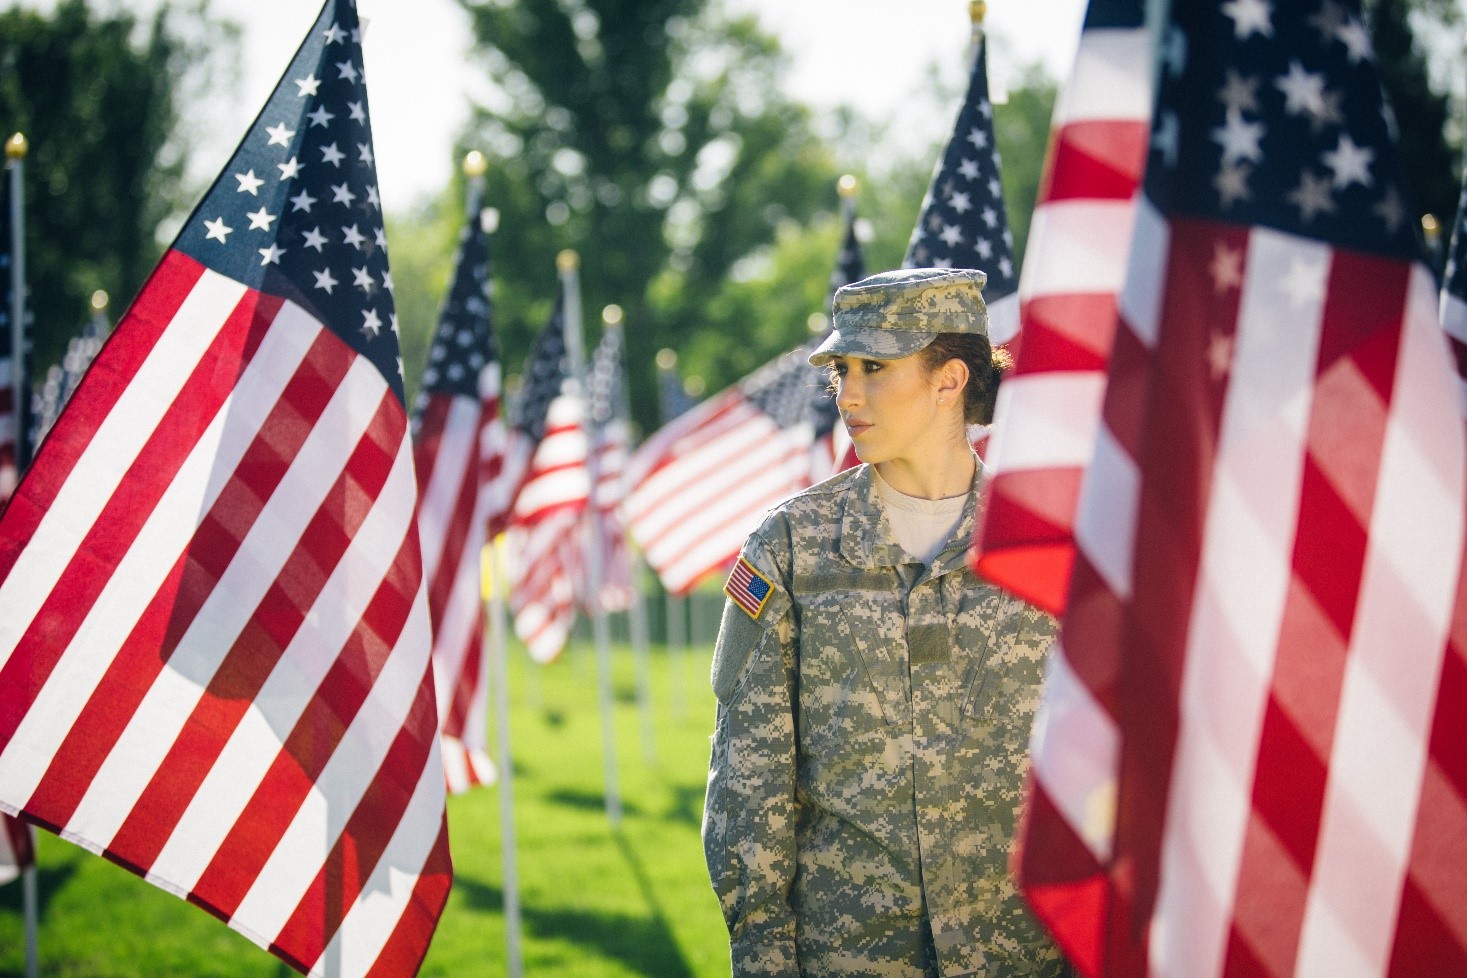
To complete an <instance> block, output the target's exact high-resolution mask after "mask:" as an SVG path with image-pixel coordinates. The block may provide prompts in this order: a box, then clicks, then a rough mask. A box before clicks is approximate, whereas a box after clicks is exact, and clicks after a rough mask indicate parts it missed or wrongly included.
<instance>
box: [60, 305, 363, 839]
mask: <svg viewBox="0 0 1467 978" xmlns="http://www.w3.org/2000/svg"><path fill="white" fill-rule="evenodd" d="M302 316H304V314H302ZM308 322H310V323H313V322H314V321H313V320H310V321H308ZM306 325H307V324H306V323H302V324H301V325H300V326H297V325H296V324H294V323H280V324H277V326H276V328H277V329H288V330H293V331H299V332H302V333H304V332H306V329H305V328H303V327H305V326H306ZM386 389H387V388H386V381H385V380H384V378H383V377H382V374H381V373H380V372H379V371H378V370H377V368H376V367H375V366H374V365H373V364H372V362H371V361H369V360H367V359H366V358H364V357H354V358H353V359H352V363H351V366H350V367H349V368H348V370H347V372H346V375H345V376H344V377H343V378H342V380H341V383H340V384H339V385H338V386H337V388H336V390H335V391H333V392H332V396H331V400H330V402H328V403H327V405H326V408H325V410H324V411H322V413H321V417H320V418H319V419H318V420H317V421H316V423H315V424H314V425H313V426H312V428H311V431H310V433H309V434H308V435H307V436H306V439H305V441H304V442H303V443H302V444H301V446H300V449H299V451H297V452H296V455H295V457H294V458H293V459H292V460H291V464H290V468H289V469H287V470H286V472H285V475H284V476H283V477H282V478H281V480H280V484H279V485H278V486H277V487H276V489H275V491H274V492H273V493H271V495H270V499H269V500H268V501H267V502H266V503H265V505H264V507H263V508H262V509H261V510H260V513H259V516H258V517H256V519H255V521H254V523H253V524H252V525H251V526H250V528H249V532H248V533H247V534H246V535H245V538H244V540H242V541H241V542H240V545H239V550H238V551H237V552H236V553H235V555H234V557H233V558H232V559H231V560H230V562H229V566H228V567H227V568H225V570H224V573H223V574H222V575H220V578H219V581H218V583H216V584H215V585H214V587H213V589H212V590H210V592H209V596H208V598H206V599H205V601H204V603H203V605H202V606H201V607H200V608H199V610H198V613H197V614H196V615H195V617H194V620H193V621H192V622H191V623H190V624H189V627H188V631H186V632H185V633H184V635H183V637H182V638H181V639H179V642H178V646H177V648H176V649H175V650H174V651H173V654H172V655H171V656H169V658H168V664H167V665H166V666H165V667H164V668H163V670H162V671H161V672H159V673H158V677H157V678H156V679H155V680H154V681H153V685H152V686H150V687H149V688H148V692H147V694H146V695H145V696H144V697H143V700H142V702H141V703H139V704H138V707H137V709H136V710H135V711H134V712H133V715H132V717H131V718H130V719H129V720H128V724H127V728H126V729H125V730H124V731H123V732H122V735H121V736H120V737H118V739H117V742H116V743H115V744H113V746H112V749H111V750H110V751H109V752H108V754H107V759H106V760H105V761H104V762H103V763H102V766H101V768H100V769H98V771H97V774H96V776H95V777H94V778H93V779H92V782H91V784H90V785H89V786H88V787H87V792H86V795H85V796H83V798H82V800H81V803H80V804H79V805H78V806H77V809H76V812H75V813H74V814H73V815H72V817H71V819H70V820H69V821H68V822H67V825H66V828H67V831H68V832H73V833H76V834H78V835H81V836H85V837H87V838H92V839H96V840H98V841H100V842H104V843H105V842H106V841H107V840H110V839H111V838H112V836H113V835H114V834H115V833H116V832H117V830H118V828H120V827H121V826H122V823H123V821H124V820H125V819H126V818H127V816H128V815H129V814H130V813H131V811H132V808H133V805H134V804H136V802H137V800H138V797H139V796H140V795H141V794H142V791H143V789H144V788H146V787H147V785H148V782H149V780H150V779H151V778H152V777H153V776H154V774H156V773H157V772H158V770H159V768H161V767H162V766H163V762H164V759H165V758H166V757H167V755H168V751H169V749H170V748H171V747H172V746H173V743H174V741H175V740H177V738H178V735H179V733H180V731H182V729H183V727H184V724H185V723H186V722H187V721H188V718H189V714H190V713H191V712H192V711H193V710H194V708H195V707H196V706H197V705H198V702H199V700H200V699H201V698H202V696H203V693H204V690H205V689H206V688H207V686H208V685H209V682H210V681H211V680H212V679H213V678H214V675H215V673H216V672H217V671H218V669H219V666H220V665H221V664H222V663H223V661H224V658H225V656H226V655H227V654H228V653H229V651H230V648H231V646H232V645H233V644H234V642H235V641H236V640H237V639H238V637H239V635H240V634H241V633H242V632H243V631H244V629H245V627H246V626H247V625H248V624H249V623H250V620H251V618H252V617H253V616H254V615H255V612H256V610H257V609H258V608H259V605H260V602H261V601H262V600H263V599H264V597H265V595H266V593H268V591H269V590H270V588H271V586H272V585H274V583H275V581H276V580H277V579H278V577H279V575H280V569H281V567H282V566H284V564H285V563H286V562H287V561H288V560H289V559H290V557H291V556H292V555H293V554H294V553H295V550H296V546H297V544H298V543H299V541H300V539H301V536H302V534H303V533H304V532H305V530H306V527H307V526H308V525H309V523H310V521H311V519H312V518H313V517H314V516H315V515H316V511H317V510H318V509H319V508H320V506H321V502H322V500H323V499H324V498H325V496H326V493H327V492H328V491H329V490H330V489H331V486H332V484H333V482H334V481H335V476H336V473H339V472H341V471H342V469H343V468H345V466H346V464H347V461H348V460H349V459H350V457H351V453H352V451H353V450H354V449H355V447H356V443H357V441H358V440H359V439H360V438H361V437H362V433H363V431H365V429H366V427H367V425H368V424H369V423H370V422H371V420H372V416H373V414H374V413H375V408H376V407H377V404H378V402H379V401H380V400H381V398H382V395H383V393H384V392H385V391H386ZM239 434H240V435H241V436H242V438H241V439H240V440H241V441H244V442H246V443H248V442H249V441H252V440H253V438H254V434H255V433H254V432H250V431H242V432H239ZM226 451H227V449H226ZM233 473H234V470H233V468H230V469H228V470H223V469H221V468H220V467H218V466H215V467H214V468H213V471H212V475H213V476H214V478H216V479H221V480H227V479H229V478H231V477H232V476H233ZM323 473H326V474H327V477H323ZM206 512H207V510H201V511H200V512H199V514H198V515H203V514H204V513H206ZM195 519H197V517H195ZM146 604H147V600H146V598H145V597H139V599H138V605H139V607H142V606H145V605H146Z"/></svg>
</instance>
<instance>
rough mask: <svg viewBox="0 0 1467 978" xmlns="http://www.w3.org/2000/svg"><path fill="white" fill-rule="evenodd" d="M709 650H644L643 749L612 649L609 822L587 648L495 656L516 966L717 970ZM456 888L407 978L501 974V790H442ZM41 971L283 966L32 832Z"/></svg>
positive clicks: (645, 972) (673, 975) (640, 972)
mask: <svg viewBox="0 0 1467 978" xmlns="http://www.w3.org/2000/svg"><path fill="white" fill-rule="evenodd" d="M708 654H709V650H708V649H707V647H706V646H705V647H703V648H702V649H700V650H699V652H698V653H697V654H696V655H693V656H688V655H686V654H678V655H675V656H672V657H669V656H668V655H667V654H665V653H664V652H663V651H662V649H660V648H654V650H653V655H652V669H651V688H652V702H653V705H654V707H655V728H654V729H655V733H656V739H655V744H656V757H655V762H654V763H650V764H649V763H648V762H647V761H646V760H645V759H644V757H643V755H642V749H641V741H640V730H641V727H640V723H639V718H638V713H637V709H636V703H635V689H636V684H635V675H636V672H635V668H634V662H633V659H632V656H631V655H630V654H629V653H628V652H627V650H626V649H625V648H622V649H619V650H618V652H617V654H616V655H615V656H614V670H613V677H614V689H615V701H616V707H615V720H616V736H617V738H618V739H617V746H618V752H617V757H618V765H619V770H620V779H619V780H620V785H621V793H622V799H623V808H624V818H623V821H622V829H621V831H620V832H613V831H611V829H610V827H609V825H608V823H607V819H606V815H605V810H604V807H603V802H602V785H603V780H602V753H601V740H600V729H601V727H600V719H599V715H598V713H597V705H596V683H595V679H594V676H595V663H594V661H593V659H592V652H591V650H590V648H589V647H588V646H587V645H586V644H584V643H582V644H578V645H576V646H573V647H572V649H571V650H570V651H569V652H568V653H567V656H566V657H565V658H564V659H563V660H561V661H559V662H556V663H553V664H552V665H550V666H546V667H541V666H536V665H534V664H532V663H531V662H530V661H529V659H528V656H527V655H525V653H524V651H523V649H522V648H520V647H518V646H514V647H512V648H511V650H510V663H511V669H510V690H511V704H512V708H511V723H512V725H513V737H514V744H515V782H514V799H515V825H516V836H517V839H518V846H519V848H518V867H519V876H520V900H521V904H522V917H523V936H524V957H525V971H526V973H527V974H531V975H556V976H565V978H633V976H644V978H717V976H719V975H723V976H727V975H728V944H727V936H726V932H725V930H724V926H723V919H722V917H721V916H720V915H719V911H718V904H717V901H716V900H715V899H714V896H713V890H712V888H711V887H710V886H709V884H708V876H707V871H706V870H705V869H704V867H703V855H702V846H701V844H700V842H699V839H698V827H699V821H700V818H701V816H702V811H703V785H704V781H705V780H706V775H707V766H708V735H709V733H710V732H711V730H712V725H713V695H712V692H711V691H710V690H709V688H708V682H707V679H706V677H707V675H708ZM448 815H449V836H450V839H451V840H452V850H453V861H454V887H453V891H452V893H451V894H450V896H449V901H448V906H447V908H446V909H445V911H444V914H443V917H442V919H441V920H440V922H439V926H438V931H437V933H436V934H435V936H434V939H433V945H432V947H431V948H430V949H429V952H428V957H427V960H426V961H425V962H424V965H423V970H422V972H421V974H422V975H423V976H424V978H495V976H502V975H504V974H506V967H505V951H504V935H505V925H504V914H503V899H504V897H503V894H504V876H503V869H502V867H503V850H502V848H501V841H502V834H501V831H500V793H499V790H498V789H496V788H479V789H475V790H473V791H471V792H469V793H467V794H464V795H460V796H457V797H454V798H451V799H449V805H448ZM39 845H40V860H41V865H40V871H39V880H40V891H41V928H40V942H39V943H40V953H41V972H42V974H45V975H74V976H85V978H154V976H156V975H187V976H190V978H285V976H287V975H290V974H294V972H292V971H290V970H289V969H287V968H286V967H285V965H284V964H281V963H280V962H278V961H276V960H275V959H274V958H272V957H270V955H268V954H266V953H265V952H264V951H262V950H260V949H259V948H257V947H255V946H254V945H252V944H250V943H249V942H247V941H246V940H245V939H244V938H243V937H241V936H239V935H238V934H236V933H234V932H233V931H231V930H229V929H227V928H226V927H225V926H224V925H223V924H222V923H220V922H219V921H217V920H215V919H213V918H212V917H210V916H209V915H208V914H206V913H204V912H203V911H202V910H199V909H198V908H196V907H192V906H189V905H188V904H187V903H185V902H184V901H182V900H179V899H178V898H177V897H174V896H172V895H170V894H168V893H165V892H163V891H162V890H160V889H157V888H156V887H153V886H150V885H149V884H147V883H145V882H143V881H142V880H141V879H139V878H138V877H136V876H134V875H132V874H131V873H128V872H127V871H125V870H123V869H120V868H119V867H117V866H114V865H112V864H111V863H109V862H106V861H105V860H102V859H99V858H97V857H96V856H93V855H91V854H90V853H87V852H84V851H82V850H81V849H78V848H76V847H75V846H73V845H71V844H70V843H67V842H63V841H61V840H60V839H57V838H56V837H54V836H51V835H49V834H46V833H40V838H39ZM23 954H24V941H23V940H22V922H21V887H20V885H19V884H11V885H8V886H4V887H0V976H11V975H14V976H19V975H21V974H22V973H23V970H22V965H23Z"/></svg>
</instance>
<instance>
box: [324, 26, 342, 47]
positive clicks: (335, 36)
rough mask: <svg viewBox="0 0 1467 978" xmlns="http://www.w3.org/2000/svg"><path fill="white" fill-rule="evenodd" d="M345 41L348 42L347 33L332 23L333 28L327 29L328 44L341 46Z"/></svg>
mask: <svg viewBox="0 0 1467 978" xmlns="http://www.w3.org/2000/svg"><path fill="white" fill-rule="evenodd" d="M344 40H346V31H344V30H342V29H341V28H340V27H338V26H336V22H335V21H332V23H331V26H330V27H328V28H326V43H327V44H340V43H341V42H342V41H344Z"/></svg>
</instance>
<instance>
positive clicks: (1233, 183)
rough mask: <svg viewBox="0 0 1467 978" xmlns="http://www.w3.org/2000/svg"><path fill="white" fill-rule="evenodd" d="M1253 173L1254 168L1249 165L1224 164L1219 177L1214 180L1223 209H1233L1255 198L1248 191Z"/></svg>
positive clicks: (1218, 172) (1213, 183)
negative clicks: (1237, 204)
mask: <svg viewBox="0 0 1467 978" xmlns="http://www.w3.org/2000/svg"><path fill="white" fill-rule="evenodd" d="M1252 173H1253V167H1252V166H1250V165H1249V164H1247V163H1241V164H1232V163H1223V164H1222V167H1221V168H1220V169H1219V170H1218V171H1217V176H1215V177H1213V178H1212V186H1213V188H1214V189H1216V190H1217V195H1218V198H1219V199H1220V200H1221V202H1222V206H1223V207H1232V206H1233V205H1234V204H1236V203H1238V202H1239V201H1244V200H1248V199H1249V198H1250V197H1252V196H1253V195H1252V194H1251V193H1250V192H1249V190H1248V177H1249V176H1250V175H1251V174H1252Z"/></svg>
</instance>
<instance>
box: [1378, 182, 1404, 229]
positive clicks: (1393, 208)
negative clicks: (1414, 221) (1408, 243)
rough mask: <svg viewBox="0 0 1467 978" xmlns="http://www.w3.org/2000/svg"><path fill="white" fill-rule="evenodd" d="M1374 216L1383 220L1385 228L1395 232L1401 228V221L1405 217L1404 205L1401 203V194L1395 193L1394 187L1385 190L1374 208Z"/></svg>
mask: <svg viewBox="0 0 1467 978" xmlns="http://www.w3.org/2000/svg"><path fill="white" fill-rule="evenodd" d="M1374 212H1375V216H1376V217H1378V218H1380V219H1381V220H1382V221H1384V222H1385V226H1386V229H1387V230H1389V231H1390V232H1391V234H1395V233H1396V232H1397V231H1399V230H1400V229H1401V222H1402V221H1404V220H1405V219H1406V207H1405V205H1404V204H1402V203H1401V195H1400V194H1398V193H1396V188H1395V187H1391V188H1389V189H1387V190H1386V192H1385V197H1383V198H1382V199H1381V202H1380V203H1379V204H1376V205H1375V208H1374Z"/></svg>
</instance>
